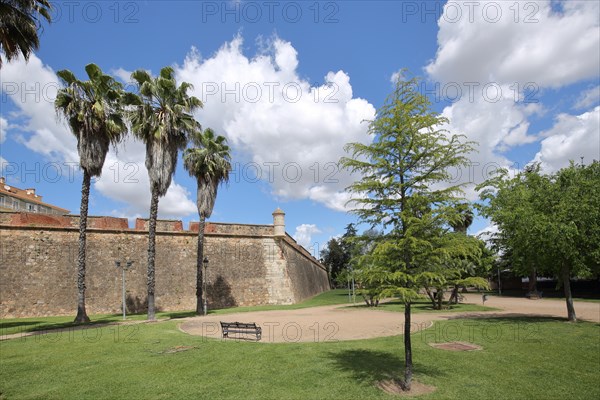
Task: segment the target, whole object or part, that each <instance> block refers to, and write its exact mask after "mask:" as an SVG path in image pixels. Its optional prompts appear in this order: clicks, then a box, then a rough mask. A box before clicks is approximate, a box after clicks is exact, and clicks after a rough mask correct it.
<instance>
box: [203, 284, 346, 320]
mask: <svg viewBox="0 0 600 400" xmlns="http://www.w3.org/2000/svg"><path fill="white" fill-rule="evenodd" d="M346 303H348V290H347V289H333V290H330V291H327V292H323V293H321V294H318V295H316V296H314V297H311V298H310V299H307V300H304V301H303V302H301V303H297V304H289V305H272V306H252V307H233V308H223V309H220V310H212V311H209V314H231V313H237V312H249V311H271V310H299V309H301V308H309V307H320V306H332V305H336V304H346Z"/></svg>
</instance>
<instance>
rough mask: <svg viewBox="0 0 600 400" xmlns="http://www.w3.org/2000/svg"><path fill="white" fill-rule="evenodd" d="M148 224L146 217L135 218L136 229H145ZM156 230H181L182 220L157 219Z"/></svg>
mask: <svg viewBox="0 0 600 400" xmlns="http://www.w3.org/2000/svg"><path fill="white" fill-rule="evenodd" d="M148 226H149V225H148V219H147V218H137V219H136V220H135V230H137V231H147V230H148V229H149V227H148ZM156 230H157V231H158V232H183V222H181V221H177V220H172V219H159V220H157V221H156Z"/></svg>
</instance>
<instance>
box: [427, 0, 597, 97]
mask: <svg viewBox="0 0 600 400" xmlns="http://www.w3.org/2000/svg"><path fill="white" fill-rule="evenodd" d="M471 4H474V3H471ZM476 4H477V5H476V6H475V8H472V10H473V12H472V13H471V12H470V7H469V6H468V5H467V4H466V3H464V4H463V3H460V2H448V3H447V4H446V5H445V6H444V13H443V14H442V16H441V17H440V19H439V20H438V25H439V28H440V30H439V32H438V44H439V48H438V51H437V54H436V58H435V60H433V61H432V62H431V63H430V64H429V65H428V66H427V67H426V71H427V72H428V73H429V74H430V75H431V76H433V77H434V78H436V79H438V80H440V81H443V82H450V81H454V82H479V83H480V84H482V85H483V84H485V83H487V82H498V83H505V84H513V83H520V84H521V85H523V84H525V83H527V82H534V83H535V84H536V85H537V86H538V87H560V86H564V85H568V84H570V83H574V82H577V81H579V80H582V79H587V78H592V77H595V76H597V75H598V70H599V69H600V35H598V29H599V26H600V23H599V15H600V3H598V2H596V1H565V2H560V3H559V2H551V1H548V0H546V1H537V2H527V3H521V2H516V3H515V2H509V1H506V2H505V1H501V2H497V1H493V2H487V1H482V2H477V3H476ZM457 7H458V10H459V11H460V17H459V18H457V15H459V14H457V12H456V11H457ZM557 7H560V8H562V10H561V11H559V10H557V9H556V8H557ZM497 9H499V14H496V11H497ZM496 15H499V18H497V17H496ZM469 17H472V18H469ZM496 19H498V20H497V21H495V20H496ZM492 21H495V22H492Z"/></svg>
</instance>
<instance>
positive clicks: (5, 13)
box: [0, 0, 52, 68]
mask: <svg viewBox="0 0 600 400" xmlns="http://www.w3.org/2000/svg"><path fill="white" fill-rule="evenodd" d="M51 9H52V6H51V5H50V2H49V1H47V0H4V1H0V50H1V51H2V53H3V54H4V56H5V57H6V60H7V61H11V60H13V59H15V58H17V57H18V56H19V55H20V54H21V55H23V57H24V58H25V60H29V56H30V55H31V52H33V50H37V49H38V47H39V46H40V39H39V37H38V31H39V30H40V29H41V28H42V19H45V20H46V21H48V22H51V17H50V11H51ZM0 68H2V57H0Z"/></svg>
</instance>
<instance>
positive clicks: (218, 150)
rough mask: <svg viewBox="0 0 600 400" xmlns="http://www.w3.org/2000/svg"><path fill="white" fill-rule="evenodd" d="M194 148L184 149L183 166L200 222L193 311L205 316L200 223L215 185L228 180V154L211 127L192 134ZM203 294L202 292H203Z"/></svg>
mask: <svg viewBox="0 0 600 400" xmlns="http://www.w3.org/2000/svg"><path fill="white" fill-rule="evenodd" d="M192 142H193V145H194V146H195V147H191V148H187V149H185V153H184V154H183V165H184V167H185V169H186V170H187V171H188V172H189V173H190V175H191V176H193V177H195V178H196V182H197V185H198V191H197V205H198V215H199V217H200V224H199V226H198V251H197V257H196V314H198V315H200V314H204V315H206V310H205V309H204V308H203V306H202V295H203V293H202V260H203V259H204V224H205V221H206V218H210V216H211V214H212V210H213V208H214V206H215V200H216V198H217V189H218V187H219V184H221V183H222V182H227V181H228V180H229V171H231V154H230V151H231V150H230V149H229V146H228V145H227V139H225V137H223V136H220V135H219V136H216V137H215V134H214V132H213V130H212V129H210V128H207V129H206V130H205V131H204V133H202V132H201V131H197V132H195V133H193V134H192ZM204 295H205V296H206V294H204Z"/></svg>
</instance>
